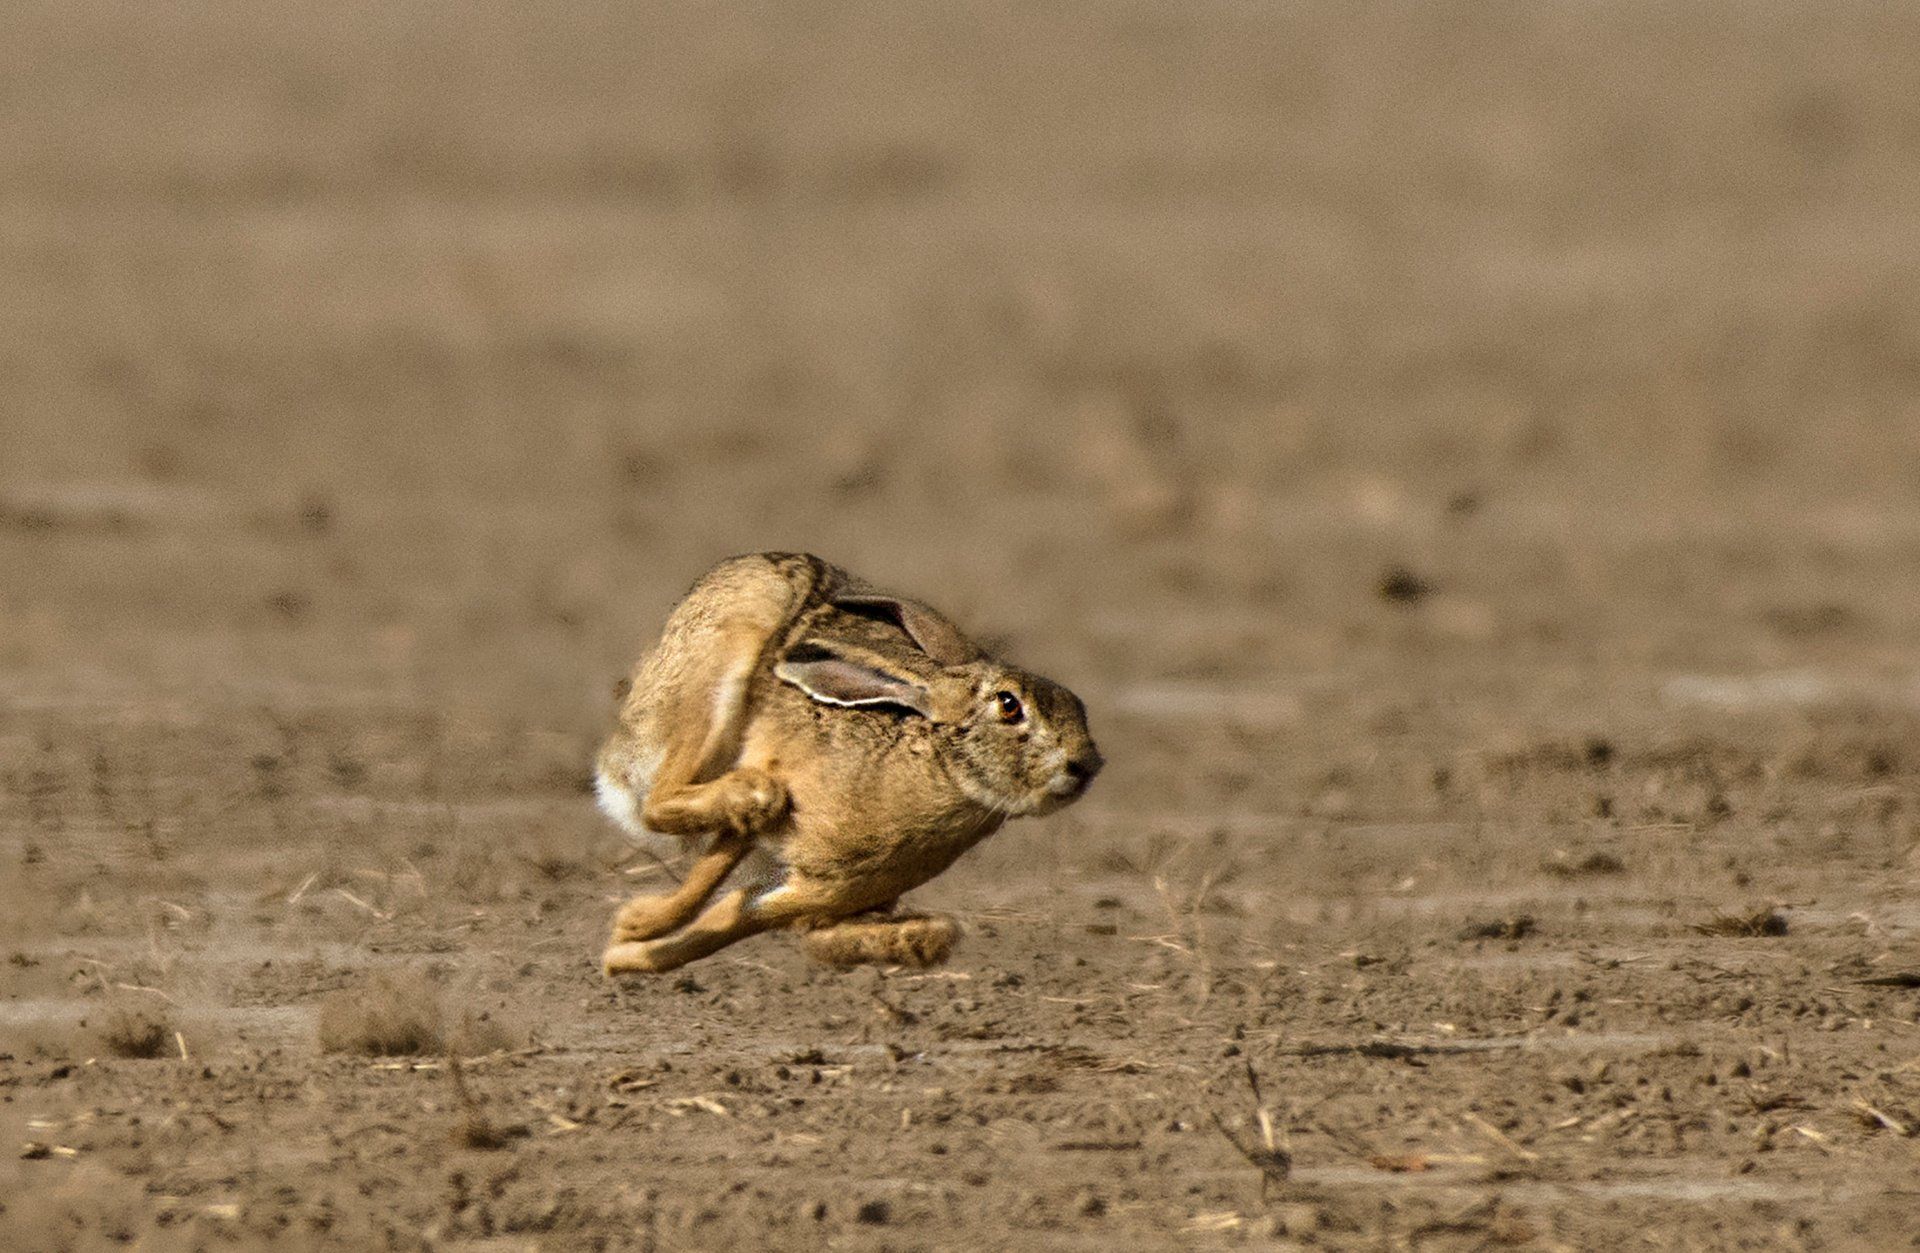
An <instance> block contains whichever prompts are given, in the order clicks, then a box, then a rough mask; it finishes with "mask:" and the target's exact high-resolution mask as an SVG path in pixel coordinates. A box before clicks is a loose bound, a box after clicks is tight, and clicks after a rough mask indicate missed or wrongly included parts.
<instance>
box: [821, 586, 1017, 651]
mask: <svg viewBox="0 0 1920 1253" xmlns="http://www.w3.org/2000/svg"><path fill="white" fill-rule="evenodd" d="M833 603H834V604H836V605H838V606H839V607H840V608H842V609H845V610H847V611H848V612H850V613H857V614H861V615H863V616H866V617H870V618H882V619H885V620H886V621H889V622H893V623H896V624H897V625H898V626H899V627H900V629H901V630H903V631H905V632H906V633H907V635H908V636H909V637H910V638H911V639H912V640H913V642H914V643H915V644H918V645H919V646H920V651H921V652H923V653H925V654H926V655H927V656H929V657H931V658H933V659H934V660H935V661H937V662H939V663H940V664H941V665H943V666H964V665H966V664H967V663H968V662H970V661H978V660H980V659H981V658H982V657H983V656H985V655H986V654H985V653H983V652H982V651H981V650H980V646H979V645H978V644H976V643H974V642H973V641H972V640H970V639H968V638H967V637H966V636H965V635H964V634H962V633H961V631H960V628H959V627H957V626H955V625H953V623H951V622H949V621H947V619H946V618H945V617H944V616H943V615H941V614H939V613H937V612H935V611H934V610H933V609H930V608H929V607H927V606H926V605H923V604H921V603H920V602H919V601H917V600H905V599H903V598H901V597H898V596H882V595H880V594H878V593H875V592H849V593H843V594H841V595H839V596H835V597H834V598H833Z"/></svg>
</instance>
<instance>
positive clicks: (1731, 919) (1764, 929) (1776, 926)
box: [1692, 906, 1787, 938]
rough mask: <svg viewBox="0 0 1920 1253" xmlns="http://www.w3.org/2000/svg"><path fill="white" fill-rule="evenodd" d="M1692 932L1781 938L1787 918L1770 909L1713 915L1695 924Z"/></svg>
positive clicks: (1784, 931)
mask: <svg viewBox="0 0 1920 1253" xmlns="http://www.w3.org/2000/svg"><path fill="white" fill-rule="evenodd" d="M1692 930H1693V931H1695V932H1696V933H1698V934H1700V935H1726V936H1747V937H1751V938H1757V937H1762V936H1781V935H1785V934H1786V933H1787V916H1786V915H1785V914H1783V913H1781V912H1780V911H1779V910H1777V909H1774V908H1772V907H1770V906H1769V907H1762V908H1760V909H1752V910H1748V911H1747V912H1745V913H1739V914H1715V915H1714V916H1713V917H1711V918H1709V919H1707V920H1706V921H1705V922H1696V923H1694V924H1693V926H1692Z"/></svg>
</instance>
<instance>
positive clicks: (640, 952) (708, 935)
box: [600, 873, 846, 975]
mask: <svg viewBox="0 0 1920 1253" xmlns="http://www.w3.org/2000/svg"><path fill="white" fill-rule="evenodd" d="M844 891H845V887H844V885H842V884H837V883H820V882H817V881H814V880H810V879H806V878H803V877H801V876H798V875H794V874H792V873H789V874H788V875H787V877H786V880H785V881H784V882H782V883H781V884H780V885H779V886H777V887H773V888H769V889H767V890H765V891H760V892H754V891H749V890H748V889H746V888H736V889H734V890H733V891H731V892H729V893H727V894H726V895H725V896H722V897H721V898H720V899H719V900H717V901H715V902H713V904H711V905H709V906H707V908H706V910H705V911H704V912H702V913H701V915H700V916H699V917H698V918H695V919H694V920H693V921H692V922H690V923H688V924H687V925H686V926H684V927H682V928H681V929H679V930H678V931H675V932H673V933H672V934H671V935H663V936H661V937H660V938H659V939H654V940H646V941H642V942H638V943H633V942H629V943H624V944H622V943H616V944H613V945H611V946H610V947H609V948H608V949H607V951H606V952H605V953H604V954H602V956H601V958H600V963H601V968H602V969H603V970H605V971H606V973H608V974H610V975H618V974H660V973H662V972H664V971H668V970H675V969H678V968H679V967H681V966H684V965H686V964H687V963H688V962H690V961H698V960H699V959H700V958H702V957H707V956H710V955H712V954H714V953H717V952H719V951H720V950H721V949H723V948H725V947H727V945H729V944H733V943H735V942H737V941H739V940H744V939H746V938H747V937H748V936H753V935H758V934H760V933H761V932H762V931H772V930H774V929H776V928H779V927H791V926H797V925H801V924H804V923H808V922H811V921H813V920H815V919H820V918H832V917H835V916H836V915H839V914H841V913H843V912H844V911H845V909H846V904H845V902H844V901H843V900H841V899H840V897H841V894H842V893H843V892H844Z"/></svg>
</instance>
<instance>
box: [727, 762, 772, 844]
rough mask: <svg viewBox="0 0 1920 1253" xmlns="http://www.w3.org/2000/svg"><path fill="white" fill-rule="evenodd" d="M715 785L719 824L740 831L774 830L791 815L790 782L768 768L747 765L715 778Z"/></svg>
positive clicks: (753, 834)
mask: <svg viewBox="0 0 1920 1253" xmlns="http://www.w3.org/2000/svg"><path fill="white" fill-rule="evenodd" d="M713 786H714V788H715V789H716V790H717V794H716V796H715V802H714V811H715V817H716V818H717V819H718V823H717V824H716V825H718V826H721V827H724V828H725V829H727V830H728V831H731V832H733V833H734V834H736V835H743V836H755V835H759V834H761V833H762V832H765V831H770V830H772V829H773V828H774V827H776V826H779V825H780V820H781V819H782V818H784V817H786V816H787V804H788V798H787V786H786V784H784V783H782V782H780V780H778V779H776V778H774V777H773V776H772V775H770V774H768V773H767V772H766V771H764V770H754V769H751V768H744V767H743V768H742V769H739V770H735V771H733V772H732V773H731V774H727V775H723V776H722V777H720V778H718V779H715V780H714V782H713Z"/></svg>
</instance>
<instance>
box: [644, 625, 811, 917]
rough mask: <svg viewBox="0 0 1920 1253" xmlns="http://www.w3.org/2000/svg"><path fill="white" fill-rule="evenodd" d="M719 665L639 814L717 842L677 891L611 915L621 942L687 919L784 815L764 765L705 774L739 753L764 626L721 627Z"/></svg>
mask: <svg viewBox="0 0 1920 1253" xmlns="http://www.w3.org/2000/svg"><path fill="white" fill-rule="evenodd" d="M721 639H722V646H721V647H720V648H719V650H718V652H719V658H720V666H719V670H718V673H717V675H716V676H715V681H714V684H713V689H712V691H711V693H710V694H709V698H708V700H706V701H705V702H704V703H703V704H701V705H699V706H697V707H696V708H693V709H688V710H684V711H682V713H683V721H682V723H681V725H679V726H678V727H677V728H676V729H675V733H674V735H673V738H672V740H671V741H670V742H669V744H668V746H667V749H666V751H665V752H664V753H663V754H662V755H661V759H660V765H659V768H658V769H657V771H656V772H655V773H654V776H653V779H652V781H651V786H650V787H648V788H647V794H646V801H645V803H644V804H643V805H642V806H641V807H640V811H639V815H638V817H639V820H640V822H641V824H643V825H644V826H645V828H646V829H648V830H652V831H658V832H661V833H663V834H667V835H676V836H681V837H699V836H702V835H705V834H707V833H708V832H714V833H716V834H715V836H714V840H713V844H712V846H711V847H710V848H709V849H708V850H707V852H706V853H705V854H704V855H703V856H702V857H701V858H700V859H699V860H698V861H696V862H695V863H694V864H693V868H692V869H691V870H689V871H688V872H687V877H686V879H685V880H684V881H682V883H681V884H680V886H679V887H678V888H676V889H674V890H673V891H672V892H669V893H666V894H664V895H658V896H636V897H634V898H633V899H632V900H630V901H628V902H627V903H626V904H625V905H623V906H621V908H620V911H619V912H618V913H617V914H615V915H614V920H613V941H614V943H616V944H619V943H623V942H627V941H633V940H649V939H653V938H654V937H656V936H660V935H664V934H666V933H667V932H669V931H671V930H673V929H674V928H675V927H678V926H681V925H683V924H685V923H686V922H687V921H688V920H689V919H691V918H692V917H693V916H694V914H695V912H696V911H698V910H699V908H700V907H701V906H702V905H704V904H705V903H706V901H707V898H708V897H709V896H711V895H713V892H714V889H716V888H718V887H719V886H720V884H721V883H723V882H724V881H725V880H726V877H727V876H728V875H729V874H731V873H733V868H734V867H735V866H737V865H739V864H740V860H741V859H742V858H743V857H745V856H746V855H747V853H748V851H749V850H751V849H752V847H753V841H754V837H755V836H757V835H759V834H761V833H762V832H765V831H768V830H771V829H772V828H773V827H775V826H777V825H779V823H780V821H781V819H782V818H784V817H785V816H786V810H787V789H786V787H785V785H783V784H782V783H781V782H780V781H779V780H778V779H776V778H774V777H773V776H772V775H770V774H768V773H767V772H766V771H764V770H756V769H753V768H751V767H738V768H736V769H733V770H729V771H727V772H726V773H724V774H721V775H719V776H718V777H716V778H711V779H704V780H703V779H702V776H703V775H705V774H707V773H709V772H710V771H711V770H712V769H714V768H715V767H714V763H715V762H717V761H723V760H726V759H727V758H729V757H731V756H732V755H733V754H734V753H736V752H738V751H739V741H740V737H741V734H742V730H743V726H744V724H745V722H746V716H747V711H746V692H747V684H748V681H749V680H750V679H751V677H752V674H753V669H754V666H755V665H756V664H758V662H759V658H760V649H761V647H762V646H763V645H764V644H765V642H766V639H767V624H766V623H764V622H758V621H741V622H736V623H732V624H729V625H728V626H727V627H725V628H723V629H722V631H721Z"/></svg>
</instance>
